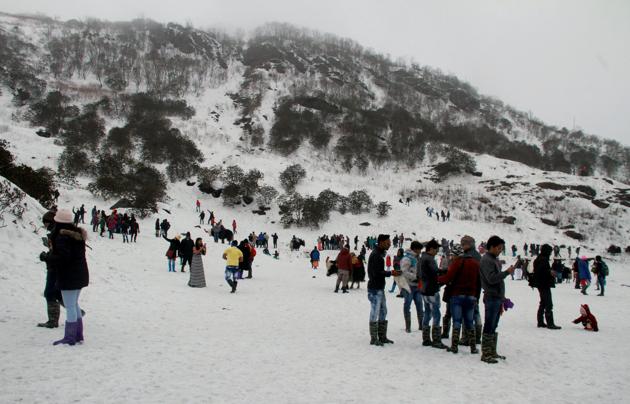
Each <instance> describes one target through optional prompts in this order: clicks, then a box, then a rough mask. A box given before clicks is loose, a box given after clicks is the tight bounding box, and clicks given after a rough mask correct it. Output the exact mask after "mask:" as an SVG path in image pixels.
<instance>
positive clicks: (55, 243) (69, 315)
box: [46, 209, 90, 345]
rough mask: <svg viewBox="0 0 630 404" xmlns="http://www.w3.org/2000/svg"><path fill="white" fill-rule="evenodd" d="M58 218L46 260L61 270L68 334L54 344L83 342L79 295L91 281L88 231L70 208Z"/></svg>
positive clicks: (60, 279)
mask: <svg viewBox="0 0 630 404" xmlns="http://www.w3.org/2000/svg"><path fill="white" fill-rule="evenodd" d="M54 220H55V223H56V226H55V229H54V231H53V233H52V234H51V236H50V239H51V247H50V253H49V254H48V256H47V257H46V262H49V263H50V264H51V265H54V267H55V268H56V269H57V285H58V286H59V289H60V290H61V296H62V297H63V302H64V304H65V306H66V327H65V333H64V337H63V338H62V339H60V340H58V341H55V342H54V343H53V345H58V344H68V345H74V344H75V343H77V342H82V341H83V318H82V316H81V308H80V307H79V294H80V293H81V289H82V288H84V287H86V286H87V285H88V284H89V281H90V276H89V272H88V266H87V261H86V259H85V240H87V233H86V231H85V230H84V229H82V228H79V227H76V226H74V225H73V221H74V215H73V214H72V212H71V211H70V210H67V209H60V210H59V211H57V213H56V214H55V219H54Z"/></svg>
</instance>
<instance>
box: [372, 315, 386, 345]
mask: <svg viewBox="0 0 630 404" xmlns="http://www.w3.org/2000/svg"><path fill="white" fill-rule="evenodd" d="M370 345H377V346H383V343H382V342H381V341H379V339H378V323H377V322H376V321H370Z"/></svg>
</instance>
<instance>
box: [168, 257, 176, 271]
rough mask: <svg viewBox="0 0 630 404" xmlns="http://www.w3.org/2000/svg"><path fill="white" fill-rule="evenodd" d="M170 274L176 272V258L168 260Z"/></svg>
mask: <svg viewBox="0 0 630 404" xmlns="http://www.w3.org/2000/svg"><path fill="white" fill-rule="evenodd" d="M168 272H175V258H172V259H171V258H169V259H168Z"/></svg>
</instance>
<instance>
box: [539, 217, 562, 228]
mask: <svg viewBox="0 0 630 404" xmlns="http://www.w3.org/2000/svg"><path fill="white" fill-rule="evenodd" d="M540 221H541V222H543V223H544V224H546V225H549V226H554V227H555V226H558V222H557V221H556V220H551V219H545V218H544V217H542V218H540Z"/></svg>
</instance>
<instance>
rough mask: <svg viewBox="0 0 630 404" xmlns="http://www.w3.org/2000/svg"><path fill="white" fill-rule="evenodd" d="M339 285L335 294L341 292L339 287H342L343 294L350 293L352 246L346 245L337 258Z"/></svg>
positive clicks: (336, 286)
mask: <svg viewBox="0 0 630 404" xmlns="http://www.w3.org/2000/svg"><path fill="white" fill-rule="evenodd" d="M335 261H336V262H337V268H338V271H337V284H336V285H335V293H338V292H339V285H342V287H341V291H342V293H348V281H349V280H350V272H351V271H352V257H351V256H350V246H348V245H346V246H345V247H343V248H342V249H341V251H340V252H339V254H338V255H337V258H336V260H335Z"/></svg>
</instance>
